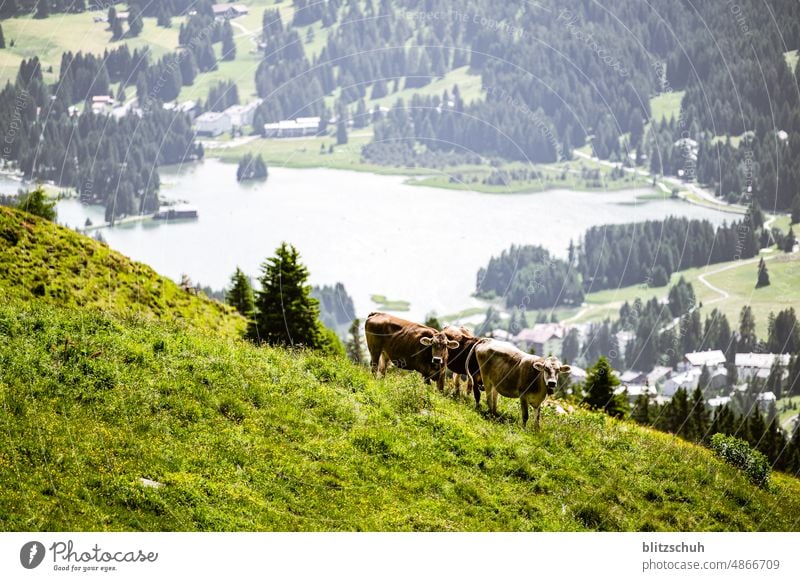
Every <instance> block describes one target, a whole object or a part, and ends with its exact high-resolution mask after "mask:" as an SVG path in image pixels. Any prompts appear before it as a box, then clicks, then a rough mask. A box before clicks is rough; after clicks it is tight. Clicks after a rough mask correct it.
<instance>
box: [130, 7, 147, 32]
mask: <svg viewBox="0 0 800 581" xmlns="http://www.w3.org/2000/svg"><path fill="white" fill-rule="evenodd" d="M142 28H144V23H143V22H142V13H141V12H140V11H139V7H138V6H136V5H135V4H134V5H131V6H130V8H129V9H128V36H131V37H133V36H139V34H140V33H141V32H142Z"/></svg>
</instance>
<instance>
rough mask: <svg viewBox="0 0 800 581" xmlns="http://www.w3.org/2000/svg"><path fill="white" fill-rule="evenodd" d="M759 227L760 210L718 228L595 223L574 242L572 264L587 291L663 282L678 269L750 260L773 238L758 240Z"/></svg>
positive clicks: (684, 223) (685, 223) (701, 223)
mask: <svg viewBox="0 0 800 581" xmlns="http://www.w3.org/2000/svg"><path fill="white" fill-rule="evenodd" d="M754 223H755V225H756V226H755V227H753V226H752V225H753V224H754ZM762 226H763V217H762V216H761V214H760V212H758V213H757V214H753V215H752V217H751V215H748V216H747V217H745V218H744V219H743V220H741V221H737V222H733V223H731V224H723V225H722V226H720V227H719V228H714V227H713V226H712V225H711V223H710V222H708V221H706V220H689V219H687V218H675V217H669V218H667V219H665V220H660V221H659V220H649V221H647V222H639V223H635V224H616V225H613V224H612V225H605V226H593V227H591V228H589V229H588V230H587V231H586V233H585V234H584V236H583V239H582V240H581V242H580V244H579V246H578V250H577V263H576V268H577V270H578V272H579V273H580V274H581V276H582V277H583V283H584V286H585V288H586V290H587V292H590V291H598V290H603V289H607V288H618V287H622V286H629V285H632V284H638V283H646V284H648V285H649V286H656V287H660V286H665V285H666V284H667V283H668V282H669V277H670V276H671V275H672V273H673V272H676V271H678V270H684V269H687V268H693V267H696V266H705V265H707V264H714V263H717V262H726V261H729V260H735V259H739V258H742V259H744V258H752V257H753V256H755V255H756V254H757V253H758V250H759V249H760V248H761V247H762V246H767V245H769V243H770V242H771V240H770V239H765V240H764V244H762V243H761V240H760V237H759V233H760V229H761V227H762Z"/></svg>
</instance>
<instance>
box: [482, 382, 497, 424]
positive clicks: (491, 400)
mask: <svg viewBox="0 0 800 581" xmlns="http://www.w3.org/2000/svg"><path fill="white" fill-rule="evenodd" d="M483 388H484V391H485V392H486V404H487V405H488V406H489V413H490V414H491V415H493V416H495V415H497V392H496V391H495V389H494V385H492V384H491V383H488V382H487V383H484V384H483Z"/></svg>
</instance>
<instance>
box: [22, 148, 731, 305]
mask: <svg viewBox="0 0 800 581" xmlns="http://www.w3.org/2000/svg"><path fill="white" fill-rule="evenodd" d="M269 172H270V175H269V179H268V180H267V181H266V182H261V183H246V184H238V183H237V182H236V177H235V176H236V166H235V165H230V164H223V163H221V162H219V161H217V160H211V159H209V160H206V161H204V162H203V163H201V164H195V165H192V166H184V167H182V168H180V169H173V168H167V169H163V170H162V171H161V172H160V173H161V178H162V182H163V187H162V194H161V195H162V198H170V199H179V200H184V201H186V202H189V203H191V204H193V205H195V206H197V207H198V209H199V214H200V218H199V219H198V220H196V221H186V222H180V223H169V224H165V223H160V222H155V221H152V220H148V221H147V222H141V223H136V224H127V225H122V226H117V227H114V228H106V229H103V230H102V233H103V236H104V237H105V239H106V240H107V241H108V243H109V244H110V245H111V247H112V248H115V249H117V250H119V251H120V252H122V253H123V254H126V255H128V256H130V257H132V258H134V259H136V260H140V261H142V262H145V263H147V264H149V265H151V266H152V267H153V268H155V269H156V270H157V271H158V272H160V273H162V274H164V275H167V276H169V277H171V278H173V279H179V278H180V276H181V274H182V273H187V274H188V275H189V276H190V277H191V278H192V280H194V281H196V282H200V283H202V284H203V285H210V286H212V287H214V288H221V287H223V286H225V285H226V284H227V283H228V279H229V277H230V275H231V273H232V272H233V270H234V269H235V267H236V266H237V265H238V266H240V267H241V268H242V269H243V270H244V271H245V272H247V273H248V274H251V275H258V274H259V272H260V270H259V265H260V264H261V262H262V261H263V260H264V258H265V257H267V256H269V255H271V254H272V253H273V252H274V250H275V248H276V247H277V246H278V245H279V244H280V243H281V241H284V240H285V241H287V242H291V243H292V244H294V245H295V246H296V247H297V249H298V250H299V251H300V253H301V256H302V259H303V261H304V262H305V264H306V265H307V266H308V268H309V269H310V271H311V282H312V283H313V284H333V283H335V282H337V281H341V282H343V283H344V284H345V286H346V287H347V289H348V291H349V292H350V294H351V295H352V296H353V299H354V301H355V303H356V310H357V312H358V314H359V315H360V316H362V317H363V316H364V315H366V314H367V313H368V312H369V311H371V310H373V309H374V308H376V305H375V304H374V303H373V302H372V301H371V299H370V296H371V295H372V294H382V295H385V296H386V297H388V298H389V299H402V300H406V301H410V303H411V311H409V312H407V313H406V314H405V315H404V316H408V317H410V318H417V319H418V318H421V317H423V316H424V315H425V314H426V313H427V312H429V311H436V312H437V313H439V314H440V315H441V314H448V313H453V312H456V311H460V310H462V309H465V308H467V307H471V306H480V305H481V304H482V303H481V302H480V301H478V300H477V299H475V298H473V297H471V296H470V295H471V293H473V292H474V289H475V276H476V273H477V271H478V268H480V267H481V266H483V265H485V264H486V262H487V261H488V259H489V257H490V256H492V255H493V254H498V253H499V252H500V251H501V250H503V249H504V248H507V247H508V246H509V245H511V244H512V243H515V244H542V245H543V246H545V247H546V248H548V249H549V250H550V251H551V252H552V253H553V254H555V255H557V256H561V257H563V256H566V252H567V246H568V244H569V241H570V239H574V240H577V239H578V237H579V236H580V235H581V234H582V233H583V232H584V231H585V230H586V229H587V228H588V227H590V226H594V225H600V224H611V223H620V222H631V221H639V220H647V219H661V218H664V217H666V216H668V215H678V216H687V217H694V218H706V219H709V220H711V221H712V222H713V223H715V224H718V223H721V222H722V221H723V220H726V219H727V220H728V221H730V220H731V218H732V216H731V215H730V214H725V213H723V212H719V211H715V210H710V209H705V208H700V207H698V206H693V205H690V204H688V203H685V202H681V201H678V200H658V201H647V202H639V203H637V202H636V197H637V195H641V194H643V193H647V192H646V191H644V190H638V191H637V190H628V191H624V192H611V193H606V192H573V191H567V190H552V191H549V192H544V193H535V194H480V193H475V192H461V191H454V190H443V189H437V188H427V187H418V186H411V185H407V184H404V183H403V181H404V179H405V178H403V177H401V176H385V175H374V174H368V173H360V172H348V171H341V170H332V169H286V168H278V167H276V168H270V170H269ZM18 185H19V184H18V183H15V186H14V188H16V187H18ZM58 210H59V215H58V220H59V222H61V223H66V224H68V225H71V226H83V224H84V222H85V221H86V218H87V217H89V218H91V220H92V221H93V222H94V223H95V224H99V223H102V220H103V209H102V208H100V207H89V206H84V205H82V204H80V203H79V202H78V201H77V200H63V201H61V202H60V203H59V206H58Z"/></svg>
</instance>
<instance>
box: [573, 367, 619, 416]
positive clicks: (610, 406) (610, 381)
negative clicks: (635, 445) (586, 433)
mask: <svg viewBox="0 0 800 581" xmlns="http://www.w3.org/2000/svg"><path fill="white" fill-rule="evenodd" d="M617 386H619V378H617V376H616V375H614V374H613V373H612V369H611V365H610V364H609V363H608V360H607V359H606V358H605V357H604V356H602V355H601V356H600V359H598V360H597V363H595V364H594V365H593V366H592V367H590V368H589V369H587V370H586V384H585V388H584V391H585V396H584V400H583V401H584V402H585V403H587V404H588V405H589V406H590V407H592V408H594V409H598V410H603V411H604V412H606V413H607V414H609V415H611V416H614V417H622V416H624V415H625V413H626V412H627V411H628V402H627V401H626V400H625V397H624V396H623V395H620V394H615V393H614V390H615V388H616V387H617Z"/></svg>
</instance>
